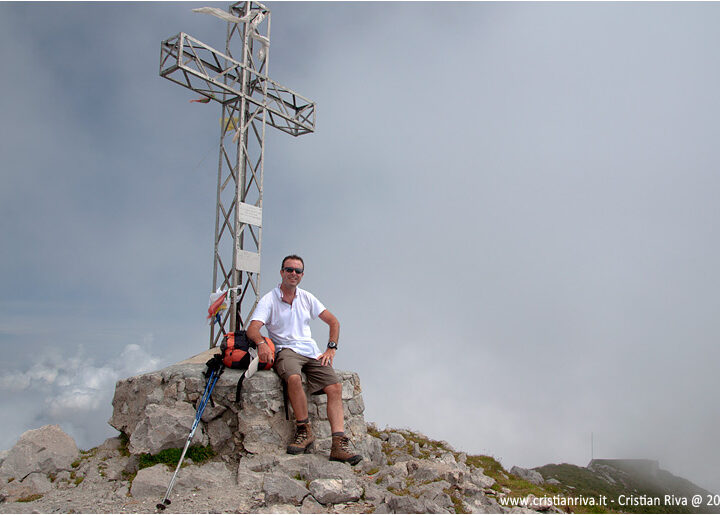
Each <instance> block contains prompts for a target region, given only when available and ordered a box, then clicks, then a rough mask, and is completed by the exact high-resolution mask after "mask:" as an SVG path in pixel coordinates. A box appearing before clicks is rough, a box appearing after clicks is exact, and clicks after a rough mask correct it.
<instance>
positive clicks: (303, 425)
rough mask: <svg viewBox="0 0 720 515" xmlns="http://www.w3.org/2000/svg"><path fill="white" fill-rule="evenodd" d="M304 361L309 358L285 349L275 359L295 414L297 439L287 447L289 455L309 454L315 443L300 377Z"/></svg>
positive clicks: (276, 367) (276, 368)
mask: <svg viewBox="0 0 720 515" xmlns="http://www.w3.org/2000/svg"><path fill="white" fill-rule="evenodd" d="M303 360H307V358H303V356H300V355H298V354H296V353H295V352H293V351H292V350H289V349H283V350H282V351H280V352H279V353H278V355H277V357H276V358H275V370H276V371H277V373H278V375H279V376H280V378H281V380H283V381H285V382H286V383H287V394H288V400H289V401H290V405H291V406H292V408H293V412H294V413H295V421H296V428H295V437H294V438H293V441H292V443H291V444H290V445H288V446H287V452H288V453H289V454H301V453H303V452H309V451H310V449H311V448H312V443H313V442H314V441H315V437H314V436H313V432H312V427H311V426H310V421H309V419H308V408H307V397H306V396H305V390H304V389H303V385H302V377H301V376H300V370H301V363H302V362H303Z"/></svg>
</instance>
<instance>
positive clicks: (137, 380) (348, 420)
mask: <svg viewBox="0 0 720 515" xmlns="http://www.w3.org/2000/svg"><path fill="white" fill-rule="evenodd" d="M204 354H207V353H204ZM207 357H209V356H207V355H205V356H203V355H200V356H199V357H198V359H195V360H192V359H191V360H189V361H188V362H183V363H179V364H176V365H173V366H170V367H167V368H164V369H162V370H158V371H156V372H152V373H148V374H143V375H139V376H135V377H130V378H128V379H125V380H122V381H118V383H117V384H116V387H115V397H114V399H113V414H112V417H111V419H110V421H109V422H110V424H111V425H112V426H113V427H115V428H116V429H117V430H118V431H119V432H120V434H119V436H117V437H114V438H110V439H108V440H106V441H105V442H104V443H103V444H101V445H99V446H98V447H95V448H93V449H90V450H87V451H85V450H79V449H78V448H77V446H76V445H75V442H74V441H73V439H72V438H71V437H70V436H68V435H67V434H65V433H64V432H63V431H62V430H61V429H60V427H58V426H45V427H42V428H39V429H35V430H31V431H27V432H26V433H24V434H23V435H22V436H21V437H20V439H19V440H18V442H17V443H16V445H15V446H13V447H12V448H11V449H10V450H8V451H3V452H1V453H0V513H126V512H127V513H151V512H156V511H157V508H156V505H157V504H158V503H159V502H161V501H162V499H163V497H164V495H165V492H166V489H167V486H168V484H169V482H170V480H171V477H172V475H173V472H174V470H175V466H176V465H177V463H178V460H179V457H180V450H181V448H182V447H183V446H184V445H185V442H186V440H187V437H188V435H189V432H190V429H191V427H192V425H193V422H194V419H195V412H196V407H197V404H198V403H199V400H200V398H201V397H202V393H203V390H204V388H205V379H204V377H203V372H204V370H205V364H204V363H205V360H206V358H207ZM241 373H242V371H239V370H225V372H224V374H223V375H222V376H221V377H220V379H219V380H218V383H217V385H216V387H215V390H214V392H213V396H212V402H211V403H209V404H208V405H207V407H206V409H205V412H204V414H203V416H202V420H201V423H200V425H199V426H198V430H197V431H196V433H195V435H194V439H193V445H192V446H191V447H190V450H189V452H188V454H187V457H186V458H185V461H184V466H183V468H181V469H180V471H179V473H178V476H177V481H176V483H175V486H174V489H173V492H172V494H171V496H170V499H171V501H172V502H171V504H170V505H169V506H167V508H166V511H167V512H168V513H534V512H536V511H539V512H550V513H561V511H560V509H559V508H558V507H556V506H555V505H552V504H548V503H547V502H536V501H537V500H538V499H539V498H543V499H544V498H547V496H552V495H558V494H567V493H568V492H572V493H573V494H574V495H577V492H578V491H579V490H578V487H577V486H570V487H569V489H566V488H565V487H564V486H563V484H562V483H561V481H559V480H558V479H557V477H559V474H558V471H556V470H554V471H553V476H554V477H552V478H551V477H550V476H548V475H544V470H543V469H534V470H526V469H521V468H518V467H514V468H513V469H512V470H511V472H507V471H506V470H505V469H504V468H503V467H502V466H501V465H500V463H498V462H497V461H496V460H494V459H493V458H491V457H488V456H468V455H466V454H465V453H463V452H459V451H456V450H455V449H453V448H452V447H451V446H450V445H449V444H448V443H447V442H442V441H435V440H431V439H429V438H427V437H426V436H424V435H422V434H420V433H417V432H413V431H408V430H398V429H384V430H379V429H378V428H376V427H375V426H374V425H373V424H366V422H365V419H364V410H365V405H364V403H363V399H362V388H361V386H360V378H359V377H358V375H357V374H355V373H353V372H343V371H338V373H339V376H340V377H341V379H342V383H343V402H344V408H345V425H346V434H347V435H348V436H349V437H350V438H351V440H352V442H353V444H354V447H355V449H356V451H357V452H359V453H360V454H362V456H363V460H362V461H361V462H360V463H359V464H358V465H356V466H350V465H349V464H346V463H339V462H334V461H329V459H328V458H329V448H330V441H331V439H330V428H329V423H328V421H327V416H326V413H325V402H326V400H325V396H309V398H308V402H309V412H310V419H311V423H312V425H313V430H314V432H315V434H316V435H317V437H318V440H317V444H316V446H315V449H314V450H313V452H311V453H308V454H302V455H289V454H287V453H286V452H285V446H286V445H287V443H288V441H289V439H290V438H291V436H292V432H293V428H294V423H293V419H294V417H293V414H292V409H291V408H289V407H288V410H289V419H290V420H288V419H286V417H285V409H284V401H283V390H282V386H281V384H280V381H279V379H278V377H277V375H276V374H275V373H274V372H271V371H260V372H258V373H256V374H255V375H254V376H253V377H251V378H250V379H248V380H246V381H245V382H244V384H243V390H242V395H241V399H240V403H237V402H236V398H235V397H236V385H237V382H238V379H239V377H240V374H241ZM606 469H607V466H605V465H604V468H603V470H602V473H603V474H605V475H608V474H607V470H606ZM583 470H590V469H583ZM591 472H592V471H591ZM592 473H593V474H594V473H595V472H592ZM545 474H547V473H545ZM545 478H547V481H546V480H545ZM561 480H562V479H561ZM511 498H513V499H514V500H513V502H511V503H509V502H508V501H509V500H510V499H511ZM531 508H532V509H531ZM563 511H571V510H570V508H569V507H567V506H563ZM585 511H587V510H585Z"/></svg>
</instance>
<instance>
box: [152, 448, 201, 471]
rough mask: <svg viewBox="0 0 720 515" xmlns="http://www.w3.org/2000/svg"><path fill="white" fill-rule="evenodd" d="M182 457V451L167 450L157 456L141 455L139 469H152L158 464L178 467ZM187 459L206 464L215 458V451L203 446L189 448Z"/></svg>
mask: <svg viewBox="0 0 720 515" xmlns="http://www.w3.org/2000/svg"><path fill="white" fill-rule="evenodd" d="M181 455H182V449H165V450H164V451H160V452H159V453H157V454H141V455H140V463H139V465H138V466H139V468H140V469H144V468H147V467H152V466H154V465H157V464H158V463H164V464H165V465H167V466H168V467H176V466H177V464H178V461H180V456H181ZM185 456H186V457H187V458H190V459H191V460H192V461H193V463H198V464H200V463H205V462H206V461H209V460H210V459H212V458H213V457H214V456H215V451H213V450H212V447H210V445H207V446H205V447H203V446H202V445H191V446H190V447H189V448H188V451H187V454H185Z"/></svg>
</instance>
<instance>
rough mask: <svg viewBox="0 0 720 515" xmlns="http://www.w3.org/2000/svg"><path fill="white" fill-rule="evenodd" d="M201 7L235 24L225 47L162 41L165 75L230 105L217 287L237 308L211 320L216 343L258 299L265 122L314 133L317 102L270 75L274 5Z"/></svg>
mask: <svg viewBox="0 0 720 515" xmlns="http://www.w3.org/2000/svg"><path fill="white" fill-rule="evenodd" d="M194 11H196V12H203V13H207V14H211V15H213V16H216V17H218V18H220V19H222V20H224V21H226V22H227V35H226V40H225V52H224V53H223V52H219V51H218V50H215V49H214V48H212V47H210V46H208V45H206V44H205V43H202V42H201V41H199V40H197V39H195V38H193V37H191V36H189V35H187V34H185V33H183V32H181V33H179V34H177V35H176V36H173V37H171V38H168V39H166V40H165V41H163V42H162V43H161V47H160V76H161V77H165V78H166V79H169V80H171V81H173V82H175V83H177V84H180V85H181V86H185V87H186V88H188V89H191V90H193V91H195V92H196V93H198V94H200V95H202V96H203V97H204V98H203V99H201V100H199V101H200V102H204V103H207V102H210V101H215V102H218V103H219V104H220V105H221V107H222V116H221V118H220V119H221V125H222V128H221V132H220V156H219V160H218V183H217V204H216V209H215V239H214V263H213V287H212V289H213V291H216V290H217V289H218V288H220V289H223V290H224V289H228V290H229V297H230V308H229V309H228V310H227V311H226V312H225V313H224V314H223V316H222V317H221V320H220V323H219V324H217V328H216V324H214V323H213V324H212V325H211V329H210V347H211V348H212V347H214V346H216V345H217V343H218V341H219V340H220V339H221V338H222V336H224V335H225V334H226V333H227V332H234V331H236V330H238V329H244V328H245V325H246V324H247V323H248V322H249V319H250V316H251V315H252V312H253V311H254V310H255V307H256V306H257V303H258V297H259V293H260V252H261V250H262V201H263V172H264V158H265V127H266V125H270V126H271V127H275V128H276V129H279V130H281V131H283V132H286V133H288V134H291V135H292V136H300V135H302V134H307V133H310V132H314V131H315V103H314V102H312V101H310V100H308V99H306V98H304V97H302V96H301V95H298V94H297V93H295V92H293V91H292V90H290V89H288V88H286V87H284V86H281V85H280V84H278V83H277V82H275V81H274V80H272V79H270V78H269V77H268V54H269V47H270V10H269V9H268V8H267V7H265V6H264V5H263V4H261V3H258V2H238V3H235V4H232V5H231V6H230V7H229V8H228V10H227V11H223V10H221V9H218V8H214V7H202V8H199V9H194ZM236 47H237V49H238V50H239V54H238V53H235V54H234V53H233V49H234V48H236ZM230 255H232V261H228V258H229V256H230ZM216 329H217V330H216Z"/></svg>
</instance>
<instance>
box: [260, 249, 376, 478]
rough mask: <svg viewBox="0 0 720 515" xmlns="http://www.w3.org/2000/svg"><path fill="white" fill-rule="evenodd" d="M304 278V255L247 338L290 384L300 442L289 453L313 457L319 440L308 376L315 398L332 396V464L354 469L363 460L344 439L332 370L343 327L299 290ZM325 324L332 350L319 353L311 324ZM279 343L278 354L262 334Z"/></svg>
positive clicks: (264, 304)
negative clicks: (312, 421)
mask: <svg viewBox="0 0 720 515" xmlns="http://www.w3.org/2000/svg"><path fill="white" fill-rule="evenodd" d="M304 273H305V263H304V262H303V260H302V258H301V257H300V256H296V255H294V254H293V255H290V256H287V257H286V258H285V259H283V261H282V266H281V267H280V277H281V278H282V281H281V283H280V284H279V285H278V287H277V288H275V289H274V290H272V291H271V292H269V293H267V294H266V295H265V296H264V297H263V298H261V299H260V301H259V302H258V305H257V307H256V308H255V313H254V314H253V317H252V321H251V322H250V325H249V326H248V328H247V336H248V338H250V339H251V340H252V341H254V342H255V343H256V344H257V346H258V357H259V358H260V361H261V362H265V363H272V362H273V360H274V362H275V370H276V371H277V373H278V375H279V376H280V378H281V379H282V380H283V381H285V382H286V383H287V391H288V398H289V399H290V405H291V406H292V408H293V411H294V412H295V418H296V424H297V426H296V431H295V439H294V440H293V442H292V443H291V444H290V445H288V447H287V452H288V453H289V454H300V453H303V452H309V451H310V449H311V448H312V443H313V442H314V441H315V437H314V436H313V432H312V427H311V426H310V421H309V419H308V407H307V397H306V395H305V390H304V389H303V385H302V378H301V376H300V373H301V372H305V377H306V378H307V386H308V391H309V392H310V393H311V394H317V393H320V392H324V393H325V394H327V417H328V420H329V421H330V429H331V431H332V447H331V449H330V460H331V461H342V462H347V463H350V464H351V465H355V464H357V463H358V462H360V460H362V456H360V455H359V454H356V453H354V452H352V451H351V450H350V448H349V440H348V438H347V437H346V436H345V429H344V426H345V420H344V414H343V406H342V383H340V380H339V379H338V377H337V375H336V374H335V370H334V369H333V367H332V363H333V358H334V357H335V352H336V350H337V341H338V337H339V336H340V322H338V320H337V318H335V316H334V315H333V314H332V313H330V311H328V310H327V309H325V306H323V304H322V303H321V302H320V301H319V300H318V299H317V298H315V296H314V295H313V294H311V293H310V292H308V291H305V290H303V289H301V288H298V284H300V281H301V280H302V277H303V274H304ZM318 317H320V320H322V321H323V322H325V323H326V324H328V326H330V337H329V342H328V345H327V350H326V351H325V352H323V353H322V354H321V353H320V350H319V349H318V346H317V343H315V340H313V339H312V336H311V334H310V325H309V324H310V320H315V319H316V318H318ZM263 325H264V326H266V327H267V331H268V335H269V337H270V339H271V340H272V341H273V343H274V344H275V349H276V355H275V356H273V355H272V352H271V351H270V348H269V347H268V345H267V344H266V343H265V341H264V340H263V337H262V335H261V334H260V328H261V327H262V326H263Z"/></svg>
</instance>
